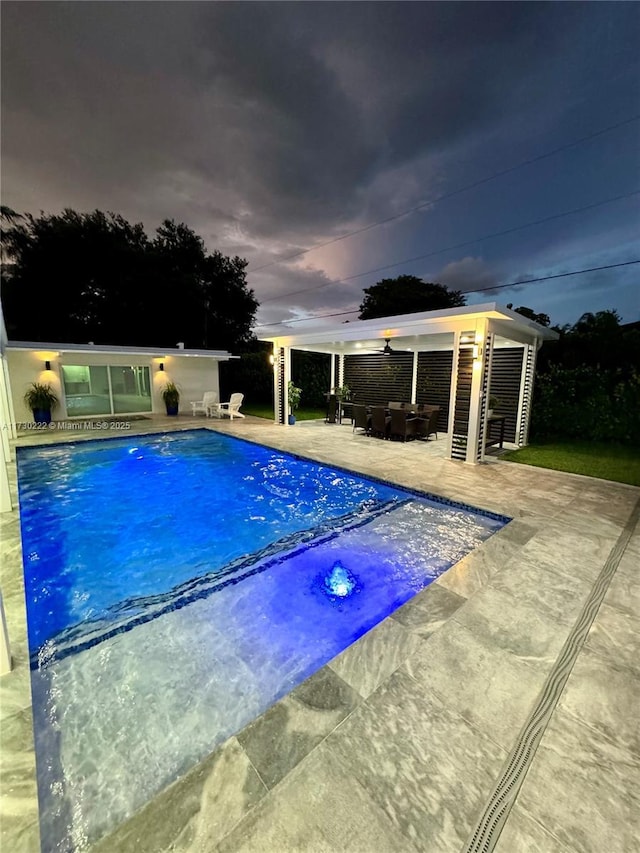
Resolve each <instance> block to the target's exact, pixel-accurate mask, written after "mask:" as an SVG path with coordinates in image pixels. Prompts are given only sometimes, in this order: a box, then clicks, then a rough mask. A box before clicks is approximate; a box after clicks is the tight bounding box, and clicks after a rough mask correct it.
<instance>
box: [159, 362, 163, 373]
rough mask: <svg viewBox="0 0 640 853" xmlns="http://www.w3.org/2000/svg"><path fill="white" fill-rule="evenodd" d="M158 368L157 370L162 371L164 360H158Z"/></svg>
mask: <svg viewBox="0 0 640 853" xmlns="http://www.w3.org/2000/svg"><path fill="white" fill-rule="evenodd" d="M158 370H159V371H160V372H161V373H162V371H164V361H161V362H160V365H159V367H158Z"/></svg>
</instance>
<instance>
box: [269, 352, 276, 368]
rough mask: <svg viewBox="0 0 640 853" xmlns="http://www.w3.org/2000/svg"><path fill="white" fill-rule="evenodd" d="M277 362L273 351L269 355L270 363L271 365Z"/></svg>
mask: <svg viewBox="0 0 640 853" xmlns="http://www.w3.org/2000/svg"><path fill="white" fill-rule="evenodd" d="M275 363H276V360H275V358H274V356H273V353H271V355H270V356H269V364H270V365H271V366H273V365H274V364H275Z"/></svg>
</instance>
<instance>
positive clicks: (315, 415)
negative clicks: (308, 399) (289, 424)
mask: <svg viewBox="0 0 640 853" xmlns="http://www.w3.org/2000/svg"><path fill="white" fill-rule="evenodd" d="M242 414H243V415H253V416H254V417H256V418H266V419H267V420H270V421H272V420H273V406H271V405H270V404H269V403H253V404H250V405H248V406H244V405H243V406H242ZM295 415H296V420H297V421H315V420H320V419H322V420H324V417H325V415H326V410H325V409H307V408H301V409H296V411H295Z"/></svg>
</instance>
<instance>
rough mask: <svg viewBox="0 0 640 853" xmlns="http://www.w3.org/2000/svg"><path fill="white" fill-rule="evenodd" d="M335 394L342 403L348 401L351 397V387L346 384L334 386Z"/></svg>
mask: <svg viewBox="0 0 640 853" xmlns="http://www.w3.org/2000/svg"><path fill="white" fill-rule="evenodd" d="M336 395H337V397H338V399H339V400H342V402H343V403H348V402H349V400H350V399H351V388H349V386H348V385H341V386H340V387H339V388H336Z"/></svg>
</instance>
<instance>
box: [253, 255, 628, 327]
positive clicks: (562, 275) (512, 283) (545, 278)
mask: <svg viewBox="0 0 640 853" xmlns="http://www.w3.org/2000/svg"><path fill="white" fill-rule="evenodd" d="M632 264H640V258H639V259H638V260H634V261H621V262H620V263H618V264H607V265H606V266H603V267H588V268H587V269H584V270H571V272H559V273H555V274H554V275H544V276H539V277H538V278H525V279H523V280H522V281H510V282H509V283H508V284H492V285H490V286H489V287H477V288H476V289H475V290H465V291H464V293H463V296H466V294H467V293H484V292H485V291H487V290H501V289H502V288H503V287H517V286H518V285H521V284H532V283H533V282H539V281H551V279H553V278H566V277H567V276H570V275H582V274H583V273H587V272H598V271H599V270H613V269H617V268H618V267H629V266H631V265H632ZM359 310H360V308H354V309H353V310H352V311H338V312H337V313H336V314H318V315H316V316H314V315H312V316H311V317H300V318H299V319H298V320H289V321H288V325H290V324H291V323H304V322H305V321H307V320H322V319H323V318H324V317H343V316H345V315H346V314H357V312H358V311H359ZM259 325H260V327H264V326H280V325H282V323H281V322H277V323H260V324H259Z"/></svg>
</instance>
